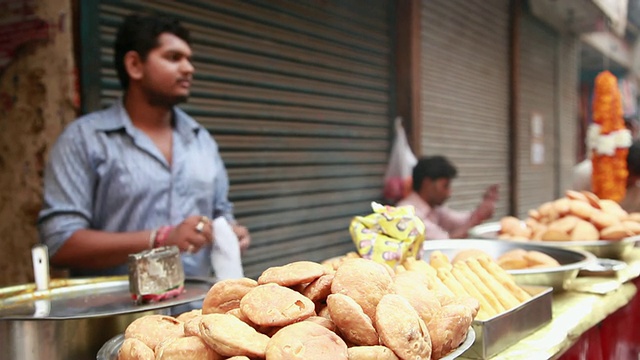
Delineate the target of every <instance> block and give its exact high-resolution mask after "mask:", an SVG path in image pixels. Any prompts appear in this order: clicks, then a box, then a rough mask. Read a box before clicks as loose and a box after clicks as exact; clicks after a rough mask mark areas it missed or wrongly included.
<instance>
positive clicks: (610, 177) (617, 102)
mask: <svg viewBox="0 0 640 360" xmlns="http://www.w3.org/2000/svg"><path fill="white" fill-rule="evenodd" d="M587 142H588V143H589V144H588V145H589V148H590V151H591V162H592V165H593V173H592V176H591V185H592V188H593V192H594V193H595V194H596V195H598V197H600V198H601V199H611V200H614V201H617V202H620V201H621V200H622V199H623V198H624V196H625V193H626V184H627V176H628V174H629V173H628V171H627V154H628V152H629V146H630V145H631V134H630V132H629V130H627V129H626V128H625V126H624V120H623V118H622V100H621V96H620V91H619V90H618V80H617V79H616V77H615V76H614V75H613V74H612V73H610V72H609V71H603V72H601V73H600V74H598V76H597V77H596V79H595V88H594V95H593V124H592V125H591V126H590V129H589V138H588V140H587Z"/></svg>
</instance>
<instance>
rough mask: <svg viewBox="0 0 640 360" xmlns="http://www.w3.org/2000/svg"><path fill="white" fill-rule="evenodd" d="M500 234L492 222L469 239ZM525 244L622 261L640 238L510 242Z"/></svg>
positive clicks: (472, 229) (470, 233)
mask: <svg viewBox="0 0 640 360" xmlns="http://www.w3.org/2000/svg"><path fill="white" fill-rule="evenodd" d="M499 232H500V223H499V222H491V223H486V224H480V225H477V226H474V227H473V228H471V229H470V230H469V237H470V238H476V239H497V238H498V233H499ZM508 241H513V242H517V243H524V244H540V245H543V246H551V247H557V248H563V249H572V250H584V251H588V252H590V253H592V254H593V255H595V256H597V257H599V258H609V259H621V258H622V256H623V255H624V254H625V253H626V252H627V251H629V250H630V249H632V248H633V247H634V246H635V244H636V243H637V242H638V241H640V236H632V237H627V238H624V239H622V240H619V241H610V240H596V241H580V240H577V241H535V240H532V241H521V240H508Z"/></svg>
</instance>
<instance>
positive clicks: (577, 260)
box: [422, 239, 596, 291]
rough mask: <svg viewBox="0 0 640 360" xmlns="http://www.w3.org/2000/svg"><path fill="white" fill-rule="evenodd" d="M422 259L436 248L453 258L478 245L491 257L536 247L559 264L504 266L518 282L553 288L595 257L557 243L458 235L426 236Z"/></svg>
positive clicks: (591, 262)
mask: <svg viewBox="0 0 640 360" xmlns="http://www.w3.org/2000/svg"><path fill="white" fill-rule="evenodd" d="M422 247H423V249H424V255H423V258H424V259H428V258H429V254H430V253H431V252H432V251H436V250H439V251H441V252H442V253H444V254H445V255H447V256H448V257H449V259H453V257H454V256H455V255H456V254H457V253H458V252H459V251H461V250H465V249H479V250H482V251H484V252H485V253H487V254H488V255H489V256H491V257H492V258H493V259H494V260H495V259H497V258H498V257H499V256H500V255H502V254H503V253H505V252H507V251H510V250H514V249H524V250H527V251H531V250H536V251H540V252H542V253H545V254H547V255H549V256H551V257H553V258H554V259H556V260H557V261H558V262H559V263H560V266H555V267H548V268H536V269H521V270H507V272H508V273H509V274H511V275H512V276H513V277H514V280H515V281H516V283H518V284H519V285H532V286H548V287H552V288H553V289H554V290H556V291H562V290H564V287H565V285H566V284H567V283H568V282H570V281H571V280H572V279H575V278H576V277H577V276H578V273H579V272H580V269H582V268H584V267H587V266H589V265H591V264H593V263H594V262H595V260H596V258H595V256H593V255H592V254H591V253H589V252H586V251H582V250H570V249H563V248H557V247H548V246H542V245H538V243H535V244H534V243H530V242H515V241H508V240H487V239H459V240H428V241H425V242H424V243H423V246H422Z"/></svg>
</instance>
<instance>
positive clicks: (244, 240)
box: [232, 224, 251, 252]
mask: <svg viewBox="0 0 640 360" xmlns="http://www.w3.org/2000/svg"><path fill="white" fill-rule="evenodd" d="M232 228H233V232H234V233H235V234H236V236H237V237H238V242H239V243H240V252H244V251H245V250H247V248H249V245H250V244H251V235H249V229H247V228H246V227H244V226H242V225H238V224H234V225H232Z"/></svg>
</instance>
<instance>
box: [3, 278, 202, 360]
mask: <svg viewBox="0 0 640 360" xmlns="http://www.w3.org/2000/svg"><path fill="white" fill-rule="evenodd" d="M62 283H64V284H65V286H61V287H55V280H52V281H51V284H53V285H52V287H51V288H49V289H47V290H36V289H35V286H34V285H33V284H28V285H23V286H17V287H16V286H14V287H11V288H5V289H0V349H1V350H0V351H2V353H1V354H0V358H2V359H9V360H31V359H33V360H36V359H38V360H39V359H47V360H58V359H59V360H70V359H73V360H85V359H87V360H88V359H96V355H97V353H98V351H99V350H100V348H101V347H102V345H103V344H104V343H105V342H106V341H107V340H109V339H110V338H112V337H114V336H115V335H117V334H121V333H123V332H124V330H125V329H126V327H127V326H128V325H129V324H130V323H131V322H132V321H133V320H135V319H137V318H139V317H142V316H145V315H150V314H165V315H166V314H168V313H169V309H170V308H171V307H174V306H177V305H183V304H186V303H189V302H192V301H197V300H201V299H203V298H204V296H205V295H206V293H207V291H208V290H209V289H210V288H211V285H212V282H209V281H205V280H201V279H187V280H185V286H184V292H183V293H182V294H180V295H179V296H177V297H175V298H172V299H167V300H164V301H161V302H158V303H152V304H141V305H138V304H136V303H135V302H134V301H133V299H132V298H131V293H130V291H129V280H128V279H127V277H110V278H92V279H77V280H67V281H62Z"/></svg>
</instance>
